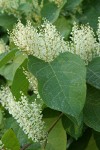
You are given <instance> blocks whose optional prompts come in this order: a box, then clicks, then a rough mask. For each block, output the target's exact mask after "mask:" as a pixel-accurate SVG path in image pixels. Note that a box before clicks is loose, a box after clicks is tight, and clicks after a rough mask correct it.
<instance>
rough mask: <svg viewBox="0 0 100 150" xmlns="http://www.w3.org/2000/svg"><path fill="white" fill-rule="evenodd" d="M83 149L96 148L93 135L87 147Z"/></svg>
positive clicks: (90, 149) (94, 149)
mask: <svg viewBox="0 0 100 150" xmlns="http://www.w3.org/2000/svg"><path fill="white" fill-rule="evenodd" d="M85 150H98V148H97V146H96V143H95V140H94V138H93V136H92V137H91V138H90V141H89V143H88V146H87V148H86V149H85Z"/></svg>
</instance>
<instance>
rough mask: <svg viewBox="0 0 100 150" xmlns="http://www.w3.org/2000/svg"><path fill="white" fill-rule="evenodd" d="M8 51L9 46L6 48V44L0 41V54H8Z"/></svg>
mask: <svg viewBox="0 0 100 150" xmlns="http://www.w3.org/2000/svg"><path fill="white" fill-rule="evenodd" d="M8 51H9V46H7V45H6V43H5V42H4V41H3V40H2V39H1V40H0V54H2V53H4V52H8Z"/></svg>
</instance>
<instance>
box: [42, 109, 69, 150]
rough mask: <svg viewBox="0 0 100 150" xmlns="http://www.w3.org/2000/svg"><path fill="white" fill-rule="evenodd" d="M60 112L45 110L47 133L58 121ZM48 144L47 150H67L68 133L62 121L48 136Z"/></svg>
mask: <svg viewBox="0 0 100 150" xmlns="http://www.w3.org/2000/svg"><path fill="white" fill-rule="evenodd" d="M59 115H60V114H59V112H56V111H53V110H50V109H48V108H47V109H45V110H44V121H45V126H46V129H47V131H48V130H49V129H50V128H51V126H52V125H53V123H54V122H55V121H56V120H57V119H58V116H59ZM47 140H48V142H47V145H46V148H45V150H65V149H66V143H67V138H66V132H65V130H64V128H63V126H62V122H61V119H60V120H59V121H58V122H57V124H56V125H55V126H54V127H53V129H52V130H51V131H50V132H49V134H48V139H47Z"/></svg>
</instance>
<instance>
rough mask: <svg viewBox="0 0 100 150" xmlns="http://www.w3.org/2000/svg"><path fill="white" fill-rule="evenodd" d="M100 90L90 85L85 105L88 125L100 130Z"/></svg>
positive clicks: (85, 118) (85, 119)
mask: <svg viewBox="0 0 100 150" xmlns="http://www.w3.org/2000/svg"><path fill="white" fill-rule="evenodd" d="M98 114H100V90H98V89H95V88H94V87H91V86H88V88H87V98H86V104H85V107H84V122H85V123H86V125H87V126H89V127H91V128H93V129H94V130H96V131H99V132H100V118H99V116H98Z"/></svg>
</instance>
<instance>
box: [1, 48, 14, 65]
mask: <svg viewBox="0 0 100 150" xmlns="http://www.w3.org/2000/svg"><path fill="white" fill-rule="evenodd" d="M16 52H17V51H16V50H12V51H10V52H9V53H3V54H1V55H0V68H1V67H2V66H4V65H5V64H6V63H7V62H9V61H11V60H12V59H13V58H14V56H15V53H16Z"/></svg>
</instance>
